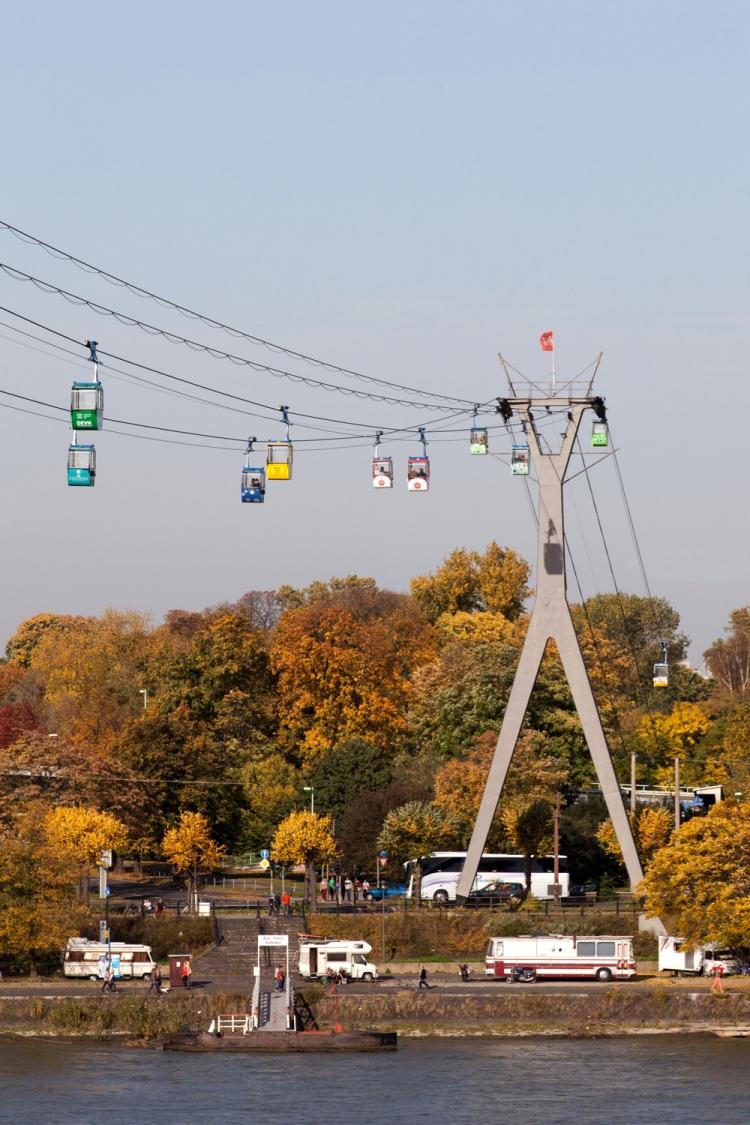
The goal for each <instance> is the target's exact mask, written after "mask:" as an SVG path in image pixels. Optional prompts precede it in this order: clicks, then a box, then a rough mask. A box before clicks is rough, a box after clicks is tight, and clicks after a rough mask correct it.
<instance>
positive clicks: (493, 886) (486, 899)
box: [466, 881, 526, 906]
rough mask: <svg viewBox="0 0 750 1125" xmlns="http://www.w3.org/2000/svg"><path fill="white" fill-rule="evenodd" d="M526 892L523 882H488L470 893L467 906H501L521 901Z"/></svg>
mask: <svg viewBox="0 0 750 1125" xmlns="http://www.w3.org/2000/svg"><path fill="white" fill-rule="evenodd" d="M525 893H526V888H525V887H524V885H523V883H501V882H497V881H496V882H493V883H488V884H487V886H486V887H482V889H481V890H480V891H475V892H474V894H472V895H469V898H468V899H467V902H466V905H467V906H501V905H510V904H512V903H517V902H521V900H522V899H523V897H524V894H525Z"/></svg>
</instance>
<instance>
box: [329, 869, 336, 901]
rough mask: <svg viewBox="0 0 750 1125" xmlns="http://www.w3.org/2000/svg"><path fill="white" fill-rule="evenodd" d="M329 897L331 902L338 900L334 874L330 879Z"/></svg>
mask: <svg viewBox="0 0 750 1125" xmlns="http://www.w3.org/2000/svg"><path fill="white" fill-rule="evenodd" d="M328 898H329V899H330V901H331V902H335V901H336V879H335V878H334V876H333V875H331V876H330V877H329V879H328Z"/></svg>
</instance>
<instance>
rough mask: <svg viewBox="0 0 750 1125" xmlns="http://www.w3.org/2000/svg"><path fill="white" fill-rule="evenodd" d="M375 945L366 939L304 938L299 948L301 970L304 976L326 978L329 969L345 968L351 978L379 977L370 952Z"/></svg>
mask: <svg viewBox="0 0 750 1125" xmlns="http://www.w3.org/2000/svg"><path fill="white" fill-rule="evenodd" d="M368 953H372V946H371V945H369V944H368V942H366V941H334V940H330V941H328V940H326V938H303V939H302V940H301V942H300V947H299V966H298V967H299V972H300V976H303V977H310V978H315V977H325V976H326V975H327V973H328V970H329V969H332V970H333V972H334V973H338V972H339V971H340V970H343V971H344V973H345V974H346V976H347V977H348V979H349V980H376V979H377V975H378V970H377V968H376V967H375V965H373V964H372V962H371V961H368V960H367V954H368Z"/></svg>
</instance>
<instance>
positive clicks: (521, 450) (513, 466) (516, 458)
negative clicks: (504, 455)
mask: <svg viewBox="0 0 750 1125" xmlns="http://www.w3.org/2000/svg"><path fill="white" fill-rule="evenodd" d="M529 460H530V455H529V447H528V444H526V443H519V444H518V445H514V446H513V449H512V450H511V454H510V471H511V473H512V474H513V476H514V477H527V476H528V475H529Z"/></svg>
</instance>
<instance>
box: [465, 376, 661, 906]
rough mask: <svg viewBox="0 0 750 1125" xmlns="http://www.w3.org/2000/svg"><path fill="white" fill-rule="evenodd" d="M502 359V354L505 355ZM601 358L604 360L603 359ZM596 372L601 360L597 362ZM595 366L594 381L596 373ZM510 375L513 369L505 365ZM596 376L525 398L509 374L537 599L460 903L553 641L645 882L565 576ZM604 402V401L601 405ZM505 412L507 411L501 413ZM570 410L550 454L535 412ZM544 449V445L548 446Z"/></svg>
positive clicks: (630, 869)
mask: <svg viewBox="0 0 750 1125" xmlns="http://www.w3.org/2000/svg"><path fill="white" fill-rule="evenodd" d="M501 359H502V357H501ZM600 359H601V357H600ZM596 369H598V363H597V365H596ZM596 369H595V371H594V376H595V375H596ZM506 372H507V368H506ZM594 376H592V378H591V380H590V381H589V383H588V384H583V385H582V387H581V388H580V389H581V390H582V391H583V393H578V394H577V393H575V391H576V387H575V386H574V385H573V384H572V383H570V384H565V385H563V387H561V388H560V389H559V390H560V392H561V393H555V391H554V389H553V390H552V392H551V393H550V394H544V393H543V391H542V390H541V389H540V388H539V386H538V384H529V387H528V391H529V393H528V394H527V395H524V396H521V395H518V394H516V389H515V387H514V385H513V383H512V381H511V379H510V375H508V382H509V384H510V391H511V394H510V396H509V397H508V398H507V399H502V400H500V401H501V412H502V413H503V417H504V420H506V421H507V420H508V419H507V418H505V414H506V413H507V410H510V411H511V412H514V413H515V414H516V415H517V416H518V418H519V419H520V420H521V422H522V423H523V424H524V429H525V431H526V437H527V439H528V443H529V450H530V454H531V457H532V459H533V462H534V468H535V470H536V475H537V479H538V482H539V533H538V551H537V574H536V600H535V602H534V606H533V609H532V611H531V617H530V619H529V626H528V631H527V633H526V639H525V641H524V645H523V649H522V650H521V657H520V660H519V663H518V667H517V669H516V674H515V677H514V680H513V686H512V688H511V692H510V697H509V699H508V704H507V706H506V708H505V714H504V716H503V722H502V726H501V728H500V734H499V736H498V740H497V747H496V749H495V754H494V757H493V759H492V764H491V765H490V769H489V773H488V775H487V782H486V784H485V789H484V794H483V796H482V801H481V804H480V806H479V812H478V813H477V818H476V822H475V824H474V830H473V832H472V837H471V841H470V843H469V849H468V852H467V854H466V860H465V862H464V866H463V870H462V872H461V875H460V877H459V881H458V887H457V899H458V901H459V902H465V901H466V899H467V898H468V896H469V895H470V894H471V892H472V889H473V887H474V880H475V878H476V874H477V870H478V868H479V861H480V859H481V857H482V852H483V851H484V847H485V844H486V842H487V837H488V835H489V832H490V828H491V826H492V820H493V817H494V815H495V811H496V809H497V805H498V801H499V800H500V795H501V793H502V790H503V785H504V783H505V778H506V775H507V772H508V767H509V765H510V762H511V758H512V757H513V751H514V750H515V748H516V743H517V741H518V737H519V735H520V733H521V728H522V726H523V721H524V719H525V717H526V712H527V709H528V704H529V698H530V696H531V692H532V690H533V688H534V683H535V681H536V677H537V674H538V672H539V667H540V665H541V663H542V658H543V656H544V652H545V649H546V647H547V643H548V642H549V641H550V640H554V642H555V644H556V645H557V649H558V652H559V654H560V660H561V661H562V666H563V670H564V672H565V676H566V678H567V680H568V684H569V685H570V691H571V694H572V696H573V702H574V704H575V708H576V711H577V713H578V717H579V719H580V722H581V727H582V728H583V734H584V737H585V739H586V743H587V745H588V748H589V752H590V754H591V757H592V759H593V762H594V766H595V768H596V773H597V776H598V778H599V784H600V785H601V789H602V795H603V797H604V800H605V802H606V805H607V811H608V812H609V816H610V819H611V821H612V825H613V827H614V830H615V834H616V836H617V841H618V843H619V845H620V849H621V851H622V856H623V860H624V862H625V868H626V870H627V873H628V878H629V880H630V885H631V888H632V889H635V888H636V887H637V885H638V884H639V883H640V881H641V879H642V878H643V870H642V868H641V863H640V860H639V858H638V852H637V850H636V846H635V842H634V840H633V834H632V831H631V827H630V823H629V821H628V817H627V814H626V812H625V806H624V804H623V800H622V794H621V792H620V787H619V784H618V781H617V776H616V774H615V770H614V766H613V764H612V758H611V756H610V753H609V748H608V746H607V740H606V737H605V735H604V730H603V728H602V723H601V719H600V716H599V711H598V709H597V706H596V701H595V699H594V695H593V692H592V690H591V683H590V681H589V677H588V673H587V672H586V665H585V664H584V661H583V655H582V653H581V648H580V645H579V643H578V637H577V636H576V631H575V628H574V626H573V618H572V616H571V612H570V606H569V604H568V597H567V590H566V579H565V531H564V522H563V483H564V479H565V474H566V471H567V468H568V464H569V461H570V457H571V453H572V451H573V446H574V443H575V440H576V436H577V434H578V430H579V427H580V425H581V419H582V417H583V415H584V413H585V411H586V410H594V412H595V413H596V405H598V403H597V404H596V405H595V400H594V398H593V397H592V394H591V390H592V387H593V382H594ZM599 401H601V400H599ZM503 407H505V408H507V409H505V410H504V409H503ZM561 407H563V408H567V411H568V414H567V425H566V428H565V431H564V433H563V434H562V442H561V445H560V448H559V451H558V452H554V451H552V450H550V449H549V446H548V444H547V442H546V440H545V441H544V443H542V439H540V436H539V434H538V432H537V430H536V428H535V425H534V413H533V411H537V412H541V411H545V410H560V409H561ZM543 445H544V448H543Z"/></svg>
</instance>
